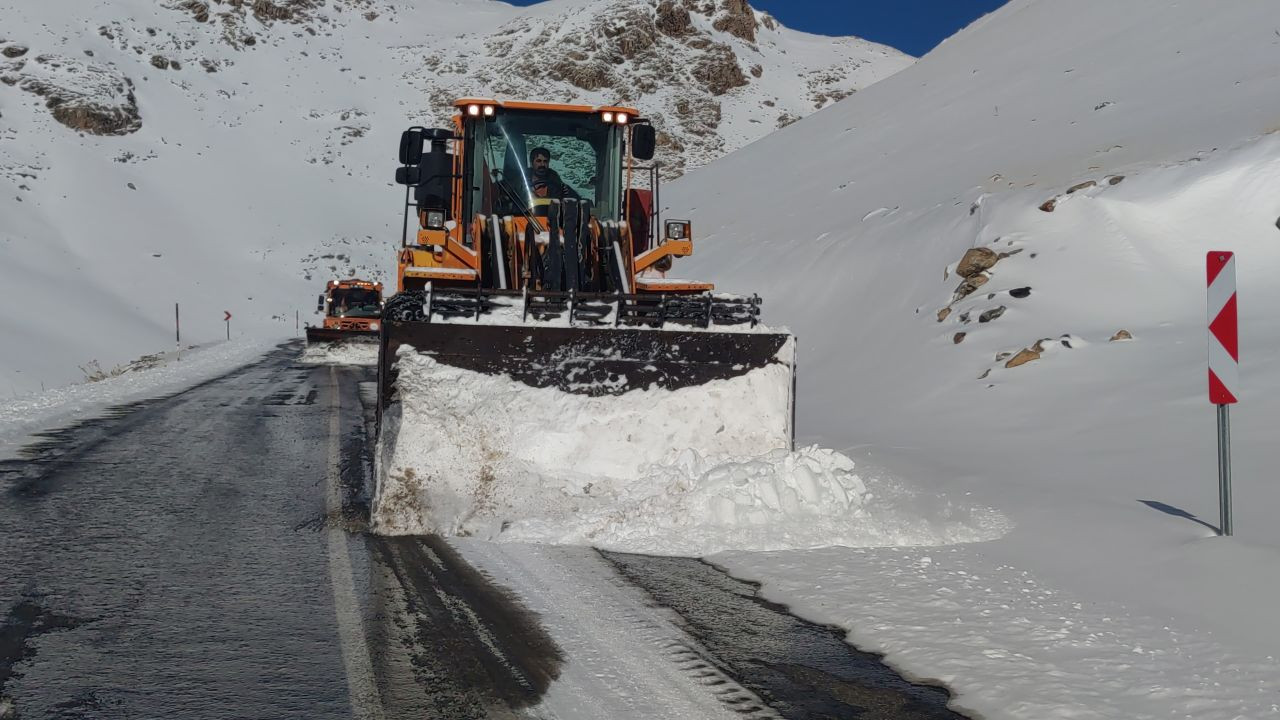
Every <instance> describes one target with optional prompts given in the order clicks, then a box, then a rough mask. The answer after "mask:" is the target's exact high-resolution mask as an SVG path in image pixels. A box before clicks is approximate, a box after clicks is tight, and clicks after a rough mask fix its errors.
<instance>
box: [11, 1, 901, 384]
mask: <svg viewBox="0 0 1280 720" xmlns="http://www.w3.org/2000/svg"><path fill="white" fill-rule="evenodd" d="M0 17H3V18H4V22H3V25H2V26H0V256H2V257H3V262H0V282H2V283H3V287H5V289H6V292H7V294H8V296H9V297H10V298H14V299H20V301H19V302H14V303H12V304H11V306H10V309H9V310H8V311H7V312H6V315H5V322H4V330H5V343H4V344H3V350H2V351H0V377H3V380H2V381H0V388H2V389H3V391H4V392H6V393H10V392H13V393H21V392H25V391H29V390H33V389H38V388H39V387H40V386H41V383H42V381H43V382H44V383H47V384H49V385H56V384H60V383H63V382H67V381H70V380H74V379H77V377H78V376H79V371H78V370H77V369H76V366H77V365H78V364H82V363H85V362H87V361H89V360H92V359H97V360H98V361H99V362H100V363H101V364H102V365H103V366H105V367H108V368H109V367H111V366H113V365H115V364H116V363H119V362H123V361H126V360H128V359H130V358H133V357H136V356H138V355H141V354H143V353H147V352H153V351H155V350H158V349H162V348H163V347H165V346H166V345H167V344H168V343H170V342H172V332H173V328H172V325H173V317H172V316H173V304H174V303H175V302H179V303H181V306H182V316H183V326H184V333H185V336H184V339H186V338H190V339H192V340H207V339H213V338H216V337H217V336H218V335H220V334H221V332H222V328H221V321H222V317H223V315H222V311H223V310H227V311H230V312H231V313H232V314H233V319H232V331H233V333H234V332H242V331H247V332H250V333H252V334H272V333H274V334H288V333H291V332H292V331H293V329H294V328H293V324H294V312H295V310H301V311H302V317H303V319H307V318H308V316H309V313H308V310H310V309H311V301H312V300H313V299H314V297H315V295H316V293H318V292H319V289H320V287H321V282H320V281H321V280H322V279H324V278H327V277H330V276H332V275H334V274H339V275H344V276H345V275H348V274H351V273H356V274H359V275H364V276H373V277H377V278H382V279H386V277H387V276H388V275H389V274H390V273H391V272H392V271H393V269H394V262H393V260H394V249H395V247H396V246H397V243H398V242H399V230H400V209H401V206H400V202H401V198H402V194H401V192H400V191H399V190H398V189H397V188H396V187H395V186H393V185H391V183H390V179H391V172H392V170H393V169H394V149H395V147H396V143H397V136H398V133H399V131H400V130H401V129H403V128H404V127H407V126H408V125H410V124H438V123H441V122H443V121H444V119H445V118H447V117H448V114H449V112H450V103H451V102H452V100H453V99H454V98H456V97H460V96H465V95H471V94H477V95H500V96H504V97H524V98H532V99H545V100H553V101H579V102H590V103H615V102H625V103H629V104H633V105H635V106H637V107H639V108H642V109H643V111H644V112H645V113H646V114H647V115H649V116H651V117H652V118H654V120H655V123H656V124H657V125H658V127H659V129H660V130H661V141H662V143H663V150H662V152H663V153H664V154H663V156H662V157H663V159H664V162H665V163H666V164H667V165H668V167H669V172H670V173H671V174H678V173H679V172H681V171H683V170H684V169H685V168H688V167H695V166H697V165H700V164H702V163H705V162H707V161H708V160H711V159H713V158H715V157H718V156H720V155H722V154H723V153H725V152H727V151H730V150H733V149H736V148H738V147H741V146H743V145H745V144H747V143H749V142H751V141H753V140H756V139H758V138H759V137H761V136H763V135H765V134H766V133H768V132H770V131H772V130H774V129H776V128H777V127H778V126H780V125H784V124H786V123H788V122H790V121H792V120H794V119H795V118H798V117H801V116H803V115H806V114H808V113H811V112H813V111H814V110H815V109H817V108H819V107H823V106H825V105H828V104H830V103H832V102H834V100H835V99H837V98H840V97H844V96H846V95H848V94H850V93H852V92H854V91H856V90H858V89H860V88H862V87H864V86H866V85H868V84H870V83H872V82H875V81H876V80H879V79H881V78H883V77H886V76H888V75H890V74H892V73H893V72H896V71H898V70H900V69H902V68H903V67H906V66H908V65H909V64H910V63H911V62H912V60H911V58H908V57H906V56H904V55H902V54H900V53H898V52H896V51H894V50H891V49H889V48H885V47H882V46H878V45H874V44H872V43H867V42H864V41H861V40H858V39H856V38H825V37H823V38H819V37H815V36H811V35H806V34H803V33H798V32H795V31H792V30H789V29H787V28H785V27H782V26H780V25H779V24H778V23H777V22H776V21H774V20H773V19H772V18H770V17H769V16H767V15H765V14H763V13H757V12H755V11H754V10H752V9H751V8H750V7H749V6H748V5H747V4H746V3H745V2H744V0H715V1H713V0H641V1H639V2H632V1H631V0H626V1H624V0H605V1H597V2H590V1H589V0H551V1H550V2H546V3H542V4H539V5H536V6H533V7H529V8H516V7H513V6H510V5H507V4H505V3H500V2H492V1H490V0H424V1H421V2H418V1H415V2H410V1H409V0H257V1H256V2H252V3H249V2H244V1H243V0H225V1H224V0H210V1H208V2H206V1H205V0H163V1H161V2H155V1H153V0H121V1H119V2H88V1H87V0H83V1H80V2H76V3H73V4H72V5H70V6H69V5H67V4H66V3H54V4H49V3H31V2H23V1H21V0H0Z"/></svg>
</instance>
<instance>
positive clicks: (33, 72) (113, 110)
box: [6, 55, 142, 135]
mask: <svg viewBox="0 0 1280 720" xmlns="http://www.w3.org/2000/svg"><path fill="white" fill-rule="evenodd" d="M6 76H7V77H9V78H10V79H11V80H12V82H9V81H8V80H6V83H7V84H14V85H17V86H18V87H19V88H21V89H22V90H25V91H27V92H29V93H32V94H33V95H38V96H40V97H42V98H44V103H45V107H47V108H48V109H49V112H50V113H51V114H52V115H53V117H54V119H55V120H57V121H58V122H60V123H62V124H63V125H65V126H67V127H69V128H71V129H72V130H77V131H79V132H86V133H89V134H91V135H128V134H129V133H133V132H137V131H138V130H139V129H140V128H141V127H142V116H141V114H140V113H139V112H138V101H137V98H136V97H135V95H134V87H133V81H132V80H130V79H129V78H127V77H125V76H124V75H122V74H121V73H120V72H119V71H118V70H116V69H115V68H113V67H110V66H106V65H99V64H95V63H86V62H81V61H80V60H77V59H74V58H67V57H62V56H58V55H40V56H38V57H37V58H36V59H35V62H33V63H29V64H27V65H25V66H23V68H21V70H20V71H19V72H18V73H16V74H6Z"/></svg>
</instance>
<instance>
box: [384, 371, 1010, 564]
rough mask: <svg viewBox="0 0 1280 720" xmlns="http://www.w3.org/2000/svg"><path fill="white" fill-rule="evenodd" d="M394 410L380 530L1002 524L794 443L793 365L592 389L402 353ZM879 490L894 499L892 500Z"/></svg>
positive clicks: (545, 534) (964, 527)
mask: <svg viewBox="0 0 1280 720" xmlns="http://www.w3.org/2000/svg"><path fill="white" fill-rule="evenodd" d="M398 365H399V378H398V387H399V397H400V402H399V403H397V404H394V405H392V406H391V408H390V409H389V410H388V411H387V413H386V414H384V416H383V418H382V422H383V426H382V434H381V442H380V445H379V448H378V460H377V471H376V475H377V483H378V486H377V489H376V494H375V500H374V506H373V522H374V528H375V530H376V531H378V532H382V533H389V534H406V533H409V534H421V533H442V534H447V535H466V536H475V537H482V538H486V539H494V540H503V541H525V542H552V543H563V544H590V545H593V546H597V547H606V548H610V549H616V550H624V551H632V552H650V553H659V554H681V555H700V554H706V553H710V552H716V551H719V550H724V549H729V548H751V549H765V550H772V549H780V548H795V547H825V546H829V545H850V546H875V545H885V544H895V545H896V544H902V545H918V544H947V543H951V542H964V541H971V540H981V539H987V538H990V537H994V536H997V535H999V534H1001V533H1002V532H1003V531H1004V530H1005V529H1006V524H1005V522H1004V520H1003V518H1001V517H999V516H998V515H997V514H995V513H991V512H989V511H985V510H979V509H974V508H971V507H968V506H964V505H959V504H953V503H948V502H934V501H933V499H932V498H927V497H917V496H914V495H912V494H909V493H906V492H904V491H903V490H902V489H901V488H899V487H898V486H897V485H896V484H895V483H893V482H891V481H888V480H884V479H879V478H877V479H874V480H864V479H863V478H861V477H859V476H858V475H857V474H855V473H854V464H853V462H852V461H851V460H850V459H849V458H847V457H845V456H844V455H841V454H840V453H837V452H833V451H831V450H823V449H819V448H817V447H810V448H805V449H802V450H800V451H797V452H792V451H790V450H788V449H787V448H788V445H789V443H790V437H789V433H788V428H789V420H788V418H787V417H786V416H785V415H780V414H779V413H778V412H777V410H778V409H779V408H786V407H788V402H787V397H788V393H789V392H790V385H791V376H790V372H789V371H788V369H787V368H786V367H785V366H783V365H777V364H775V365H769V366H766V367H764V368H760V369H758V370H753V371H751V372H749V373H747V374H746V375H743V376H741V377H739V378H734V379H732V380H718V381H714V382H711V383H708V384H706V385H703V386H698V387H691V388H681V389H678V390H666V389H659V388H651V389H649V390H635V391H631V392H627V393H624V394H622V395H619V396H603V397H589V396H584V395H575V394H570V393H565V392H561V391H559V390H557V389H555V388H536V389H535V388H530V387H528V386H526V385H523V384H521V383H519V382H516V381H513V380H511V379H509V378H507V377H505V376H490V375H483V374H480V373H475V372H471V371H467V370H460V369H457V368H451V367H448V366H444V365H441V364H439V363H438V362H436V361H435V360H434V359H432V358H431V357H429V356H425V355H419V354H417V353H415V352H413V351H412V350H411V349H409V348H405V349H402V350H401V352H400V354H399V356H398ZM882 495H883V496H882Z"/></svg>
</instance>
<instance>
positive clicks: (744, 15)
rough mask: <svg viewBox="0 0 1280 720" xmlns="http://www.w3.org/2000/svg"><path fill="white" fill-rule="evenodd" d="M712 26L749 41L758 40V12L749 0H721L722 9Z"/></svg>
mask: <svg viewBox="0 0 1280 720" xmlns="http://www.w3.org/2000/svg"><path fill="white" fill-rule="evenodd" d="M711 26H712V27H714V28H715V29H716V30H719V31H720V32H726V33H729V34H730V35H733V36H735V37H739V38H742V39H743V40H746V41H747V42H755V41H756V30H757V29H759V27H760V25H759V23H757V22H756V12H755V10H752V9H751V5H750V4H749V3H747V0H721V2H720V11H719V12H718V13H716V15H715V19H714V20H713V21H712V23H711Z"/></svg>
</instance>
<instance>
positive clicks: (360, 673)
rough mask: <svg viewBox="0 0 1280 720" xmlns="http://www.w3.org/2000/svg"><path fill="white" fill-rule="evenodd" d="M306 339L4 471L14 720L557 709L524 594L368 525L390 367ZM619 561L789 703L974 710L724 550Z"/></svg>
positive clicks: (841, 710) (766, 703) (709, 645)
mask: <svg viewBox="0 0 1280 720" xmlns="http://www.w3.org/2000/svg"><path fill="white" fill-rule="evenodd" d="M297 351H298V349H297V347H296V346H286V347H284V348H282V349H281V350H279V351H277V352H275V353H273V354H271V355H269V356H268V357H267V358H265V359H264V360H263V361H261V362H259V363H257V364H254V365H251V366H249V367H246V368H242V369H240V370H238V371H236V372H233V373H231V374H229V375H227V376H225V377H223V378H220V379H218V380H215V381H211V382H208V383H205V384H203V385H201V386H198V387H196V388H193V389H191V390H189V391H187V392H185V393H182V394H179V395H177V396H174V397H171V398H167V399H161V400H154V401H148V402H144V403H139V404H136V405H131V406H127V407H123V408H118V409H116V410H114V411H113V412H112V413H110V416H109V417H107V418H104V419H99V420H93V421H88V422H85V423H83V424H81V425H80V426H77V427H73V428H70V429H67V430H64V431H59V432H57V433H53V434H51V435H49V436H47V437H46V438H44V440H43V441H42V442H41V443H39V444H37V445H35V446H33V447H31V448H29V449H28V451H27V453H26V454H27V457H26V458H24V459H22V460H17V461H7V462H0V720H11V719H12V718H23V720H31V719H36V718H111V719H114V718H351V717H356V718H377V719H380V718H410V717H412V718H444V719H447V720H466V719H468V718H488V717H499V718H503V717H554V715H548V714H547V713H545V712H542V711H540V710H539V708H538V703H539V699H540V698H541V697H542V696H543V694H544V693H545V692H546V691H547V688H548V687H549V686H550V685H552V684H553V683H555V681H556V678H557V676H558V674H559V672H560V669H561V668H562V667H563V666H564V664H565V663H571V662H573V658H572V657H566V656H565V653H564V652H563V651H562V649H561V648H560V647H559V646H557V644H556V640H555V638H553V637H551V636H550V635H549V634H548V633H547V632H546V631H545V630H544V629H543V628H542V627H541V625H540V623H539V618H538V616H537V615H536V614H534V613H530V612H529V611H527V610H525V609H524V608H523V606H522V604H521V600H520V597H519V595H518V592H513V591H512V590H511V589H508V588H503V587H501V586H498V585H496V584H495V583H493V582H492V581H491V580H490V579H489V578H488V577H487V576H486V575H485V574H484V573H483V572H477V571H475V570H473V569H471V568H470V567H469V566H467V564H466V563H465V562H463V561H462V559H461V558H460V557H459V556H458V555H457V554H456V553H454V552H453V551H452V549H451V548H450V546H449V544H448V543H447V542H446V541H444V540H441V539H438V538H396V539H383V538H377V537H373V536H370V535H367V534H365V532H364V527H363V522H364V517H365V506H366V500H367V492H368V487H369V477H368V466H369V452H370V447H371V445H370V442H369V441H370V428H371V422H370V420H371V408H369V407H368V401H369V399H370V397H371V394H370V393H369V392H368V390H369V388H370V386H371V385H370V384H371V382H372V381H373V379H374V378H373V376H372V371H371V370H370V369H365V368H352V367H343V368H330V367H312V366H303V365H299V364H296V363H295V361H294V358H295V357H296V355H297ZM362 390H363V392H362ZM605 557H606V559H608V560H609V561H610V562H611V563H612V564H613V566H614V567H615V568H616V569H617V570H618V572H619V578H620V579H619V581H620V582H630V583H633V584H635V585H636V586H638V587H640V588H642V589H643V590H644V591H645V592H646V593H647V594H648V597H650V598H652V600H653V602H654V603H656V604H658V605H663V606H666V607H669V608H670V609H671V610H673V611H675V612H676V613H677V614H678V615H680V617H681V618H683V620H682V623H683V627H684V628H685V629H686V631H688V632H689V633H690V635H692V636H693V637H696V638H697V640H698V642H699V643H700V646H701V647H705V648H706V649H707V650H708V651H709V652H710V653H711V654H712V655H713V656H712V657H708V658H706V660H707V662H709V663H711V664H712V665H714V666H715V667H717V668H718V669H719V670H720V671H722V672H723V673H725V674H726V675H727V676H729V677H732V678H733V679H734V680H736V681H737V682H739V683H741V685H742V686H743V687H745V688H747V689H748V690H750V691H751V692H752V693H754V694H755V695H756V696H758V698H759V699H760V700H761V703H760V706H761V707H764V708H765V710H767V711H768V713H769V714H770V716H778V717H787V718H794V719H796V720H799V719H801V718H863V717H866V718H911V719H916V718H954V717H959V716H956V715H953V714H950V713H949V712H947V711H946V710H945V709H944V707H943V705H944V704H945V701H946V695H945V693H943V692H942V691H937V690H932V689H928V690H922V689H919V688H913V687H912V686H910V685H907V684H905V683H903V682H902V681H901V680H900V679H897V678H896V676H894V675H893V674H892V673H889V672H888V671H887V670H885V669H884V668H883V666H881V665H879V663H878V660H877V659H876V658H875V657H874V656H862V655H860V654H858V653H856V651H854V650H852V648H849V647H848V646H847V645H845V644H844V643H843V642H841V641H840V640H839V637H838V636H837V635H836V634H835V633H833V632H832V631H831V630H830V629H827V628H819V627H817V626H812V625H808V624H806V623H802V622H799V621H797V620H795V618H793V617H791V616H790V615H787V614H786V612H785V610H784V609H783V608H780V607H778V606H773V605H770V604H768V603H764V602H762V601H758V600H754V599H752V598H753V597H754V589H753V588H751V586H749V585H746V584H744V583H738V582H737V581H734V580H731V579H729V578H727V577H725V576H724V575H723V574H722V573H720V572H719V571H718V570H717V569H715V568H713V567H711V566H709V565H706V564H704V563H700V562H698V561H688V560H670V559H662V558H644V557H639V556H626V555H616V554H607V555H606V556H605ZM622 578H625V580H622ZM858 688H862V690H858ZM868 688H870V689H868ZM711 690H713V688H712V689H709V690H708V691H711ZM752 707H756V704H753V705H752ZM756 709H757V710H759V707H756ZM752 716H753V717H757V716H759V717H763V716H765V715H760V714H759V713H758V712H757V713H756V714H754V715H752Z"/></svg>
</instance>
